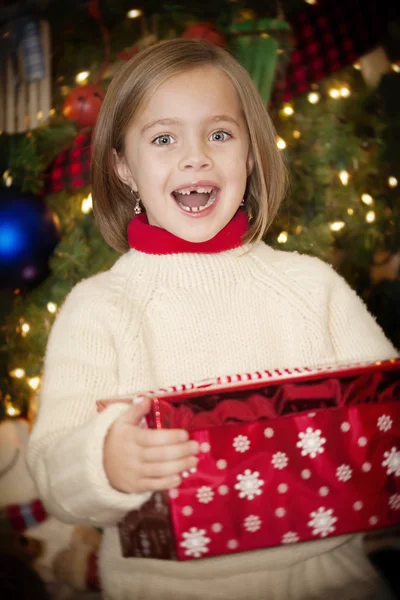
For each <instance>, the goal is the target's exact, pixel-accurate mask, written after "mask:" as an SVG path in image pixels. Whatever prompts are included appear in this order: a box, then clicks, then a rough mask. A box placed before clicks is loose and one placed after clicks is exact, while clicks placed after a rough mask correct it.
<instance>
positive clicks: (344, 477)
mask: <svg viewBox="0 0 400 600" xmlns="http://www.w3.org/2000/svg"><path fill="white" fill-rule="evenodd" d="M352 475H353V470H352V468H351V467H350V466H349V465H340V466H339V467H338V468H337V469H336V477H337V478H338V479H339V481H348V480H349V479H351V477H352Z"/></svg>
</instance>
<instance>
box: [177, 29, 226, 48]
mask: <svg viewBox="0 0 400 600" xmlns="http://www.w3.org/2000/svg"><path fill="white" fill-rule="evenodd" d="M182 38H183V39H184V40H205V41H206V42H210V43H211V44H215V45H216V46H220V47H221V48H225V45H226V42H225V37H224V35H223V33H221V31H220V30H219V29H217V28H216V27H215V25H213V24H212V23H196V24H195V25H191V26H190V27H188V29H186V31H185V32H184V34H183V35H182Z"/></svg>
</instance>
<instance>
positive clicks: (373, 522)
mask: <svg viewBox="0 0 400 600" xmlns="http://www.w3.org/2000/svg"><path fill="white" fill-rule="evenodd" d="M377 522H378V517H376V516H375V515H372V517H370V518H369V519H368V523H369V524H370V525H376V524H377Z"/></svg>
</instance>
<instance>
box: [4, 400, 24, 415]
mask: <svg viewBox="0 0 400 600" xmlns="http://www.w3.org/2000/svg"><path fill="white" fill-rule="evenodd" d="M6 413H7V415H8V416H9V417H18V416H19V415H20V414H21V410H20V409H19V408H16V407H15V406H13V405H12V404H11V402H9V403H8V404H7V406H6Z"/></svg>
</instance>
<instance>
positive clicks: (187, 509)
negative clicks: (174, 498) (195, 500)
mask: <svg viewBox="0 0 400 600" xmlns="http://www.w3.org/2000/svg"><path fill="white" fill-rule="evenodd" d="M182 514H183V515H184V516H185V517H190V516H191V515H192V514H193V508H192V507H191V506H184V507H183V508H182Z"/></svg>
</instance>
